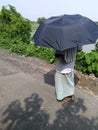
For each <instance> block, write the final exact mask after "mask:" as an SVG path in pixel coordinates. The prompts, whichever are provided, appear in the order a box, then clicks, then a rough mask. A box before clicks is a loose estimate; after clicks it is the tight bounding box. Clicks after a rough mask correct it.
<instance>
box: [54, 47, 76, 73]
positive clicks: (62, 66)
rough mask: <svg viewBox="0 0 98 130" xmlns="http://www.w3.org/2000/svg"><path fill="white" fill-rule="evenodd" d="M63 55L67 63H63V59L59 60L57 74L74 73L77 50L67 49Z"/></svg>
mask: <svg viewBox="0 0 98 130" xmlns="http://www.w3.org/2000/svg"><path fill="white" fill-rule="evenodd" d="M63 53H64V60H65V61H62V60H61V58H58V59H57V65H56V72H59V73H64V74H66V73H70V72H72V71H73V69H74V64H75V57H76V53H77V48H70V49H67V50H65V51H64V52H63Z"/></svg>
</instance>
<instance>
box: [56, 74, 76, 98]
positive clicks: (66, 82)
mask: <svg viewBox="0 0 98 130" xmlns="http://www.w3.org/2000/svg"><path fill="white" fill-rule="evenodd" d="M55 89H56V96H57V100H63V99H64V98H65V97H68V96H71V95H74V74H73V72H71V73H68V74H61V73H58V72H56V73H55Z"/></svg>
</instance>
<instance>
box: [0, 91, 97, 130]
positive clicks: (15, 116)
mask: <svg viewBox="0 0 98 130" xmlns="http://www.w3.org/2000/svg"><path fill="white" fill-rule="evenodd" d="M42 104H43V99H42V98H40V97H39V96H38V95H37V94H36V93H34V94H32V95H31V96H30V97H28V98H26V99H25V100H24V107H22V104H21V102H20V101H19V100H16V101H13V102H12V103H11V104H9V106H8V108H7V109H6V110H5V112H4V113H2V116H3V121H2V129H1V130H98V118H90V119H89V118H87V117H84V116H82V115H80V114H79V112H80V111H82V113H84V112H85V111H87V109H86V107H85V106H84V101H83V100H82V99H77V100H76V101H75V102H74V103H68V104H63V108H62V109H58V111H57V112H56V113H55V114H56V119H55V120H54V122H53V123H52V124H50V123H49V119H50V115H49V113H47V112H46V111H45V110H44V109H42ZM51 109H52V108H51ZM4 125H5V126H6V127H5V128H4V127H3V126H4Z"/></svg>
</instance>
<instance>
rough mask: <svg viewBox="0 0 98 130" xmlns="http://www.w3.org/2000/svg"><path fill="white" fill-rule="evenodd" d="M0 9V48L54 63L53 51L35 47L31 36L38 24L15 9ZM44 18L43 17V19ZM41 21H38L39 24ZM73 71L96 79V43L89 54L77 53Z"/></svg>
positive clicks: (97, 58) (97, 47)
mask: <svg viewBox="0 0 98 130" xmlns="http://www.w3.org/2000/svg"><path fill="white" fill-rule="evenodd" d="M8 7H9V8H6V7H4V6H3V7H2V10H1V11H0V48H6V49H9V50H10V51H11V52H15V53H18V54H20V55H25V56H35V57H38V58H41V59H44V60H47V61H48V62H49V63H56V59H55V56H54V53H55V52H54V50H53V49H49V48H45V47H39V46H37V47H35V46H34V42H33V34H34V32H35V30H36V29H37V28H38V26H39V24H38V23H34V22H31V21H30V20H28V19H25V18H23V17H22V16H21V14H20V13H18V12H17V11H16V9H15V7H13V6H11V5H9V6H8ZM43 18H44V17H43ZM41 20H43V19H41V18H40V19H39V21H40V22H41ZM75 69H77V70H79V71H82V72H83V73H85V74H90V73H93V74H94V75H95V76H96V77H98V43H97V44H96V50H94V51H92V52H90V53H87V54H86V53H84V52H82V51H80V52H78V54H77V58H76V64H75Z"/></svg>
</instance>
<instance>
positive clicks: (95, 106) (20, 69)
mask: <svg viewBox="0 0 98 130" xmlns="http://www.w3.org/2000/svg"><path fill="white" fill-rule="evenodd" d="M49 67H50V68H49ZM52 67H53V66H52V65H51V66H50V65H49V66H48V64H46V63H45V62H43V61H39V60H38V59H36V58H28V60H26V58H25V57H23V56H17V55H15V54H11V53H8V52H6V51H1V50H0V130H98V99H96V98H95V97H94V96H92V95H90V94H88V93H87V92H86V91H84V90H82V89H79V88H75V89H76V101H75V102H74V103H72V102H69V103H67V104H66V103H64V102H58V101H57V100H56V97H55V89H54V79H53V74H54V71H53V69H51V68H52Z"/></svg>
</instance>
